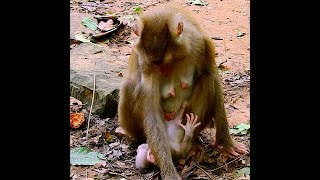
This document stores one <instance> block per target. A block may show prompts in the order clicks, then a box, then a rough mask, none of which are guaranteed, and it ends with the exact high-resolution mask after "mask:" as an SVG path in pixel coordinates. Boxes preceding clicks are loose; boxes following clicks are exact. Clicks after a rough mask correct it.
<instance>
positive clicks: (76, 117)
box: [70, 112, 84, 129]
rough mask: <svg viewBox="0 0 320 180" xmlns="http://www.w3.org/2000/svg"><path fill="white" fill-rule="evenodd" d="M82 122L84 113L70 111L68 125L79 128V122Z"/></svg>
mask: <svg viewBox="0 0 320 180" xmlns="http://www.w3.org/2000/svg"><path fill="white" fill-rule="evenodd" d="M83 122H84V114H83V113H81V112H80V113H70V126H71V127H72V128H75V129H76V128H79V127H80V126H81V124H82V123H83Z"/></svg>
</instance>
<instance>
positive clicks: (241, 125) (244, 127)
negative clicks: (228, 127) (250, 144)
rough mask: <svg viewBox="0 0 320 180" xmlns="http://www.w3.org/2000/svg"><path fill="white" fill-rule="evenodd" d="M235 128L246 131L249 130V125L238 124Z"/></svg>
mask: <svg viewBox="0 0 320 180" xmlns="http://www.w3.org/2000/svg"><path fill="white" fill-rule="evenodd" d="M236 128H238V129H245V130H248V129H250V124H244V123H241V124H238V125H237V126H236Z"/></svg>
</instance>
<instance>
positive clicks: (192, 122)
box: [179, 113, 201, 137]
mask: <svg viewBox="0 0 320 180" xmlns="http://www.w3.org/2000/svg"><path fill="white" fill-rule="evenodd" d="M186 116H187V123H186V125H183V124H181V122H180V124H179V125H180V126H181V127H182V128H183V129H184V131H185V137H191V136H192V134H193V131H194V129H195V128H196V127H198V126H200V124H201V122H198V123H197V120H198V116H197V115H193V113H190V116H189V114H186Z"/></svg>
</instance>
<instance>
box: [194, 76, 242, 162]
mask: <svg viewBox="0 0 320 180" xmlns="http://www.w3.org/2000/svg"><path fill="white" fill-rule="evenodd" d="M218 78H219V75H218V74H217V72H216V73H213V72H211V73H208V74H203V75H201V76H200V77H199V78H198V80H197V82H196V84H195V87H194V91H193V94H192V98H191V103H190V104H191V109H192V112H193V113H194V114H197V115H198V121H199V122H201V125H200V128H199V129H197V130H199V131H198V132H195V134H198V133H199V132H200V130H202V129H204V128H205V127H206V126H207V125H208V124H211V123H212V118H213V119H214V123H215V127H216V141H215V143H214V147H216V146H218V145H221V146H223V147H224V148H225V149H226V151H228V152H229V153H230V154H232V155H235V156H237V155H238V153H245V152H246V151H245V150H244V149H243V148H240V147H238V146H235V144H234V143H233V141H232V139H231V136H230V133H229V123H228V121H227V116H226V112H225V108H224V100H223V92H222V86H221V82H220V81H219V79H218ZM216 79H217V80H216ZM237 152H238V153H237Z"/></svg>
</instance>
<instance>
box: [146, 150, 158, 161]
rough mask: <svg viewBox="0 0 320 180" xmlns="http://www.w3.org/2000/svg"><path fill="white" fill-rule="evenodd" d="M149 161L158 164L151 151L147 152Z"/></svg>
mask: <svg viewBox="0 0 320 180" xmlns="http://www.w3.org/2000/svg"><path fill="white" fill-rule="evenodd" d="M147 160H148V161H149V162H151V163H152V164H154V163H155V162H156V159H155V158H154V156H153V154H152V153H151V150H150V149H149V150H148V152H147Z"/></svg>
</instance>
